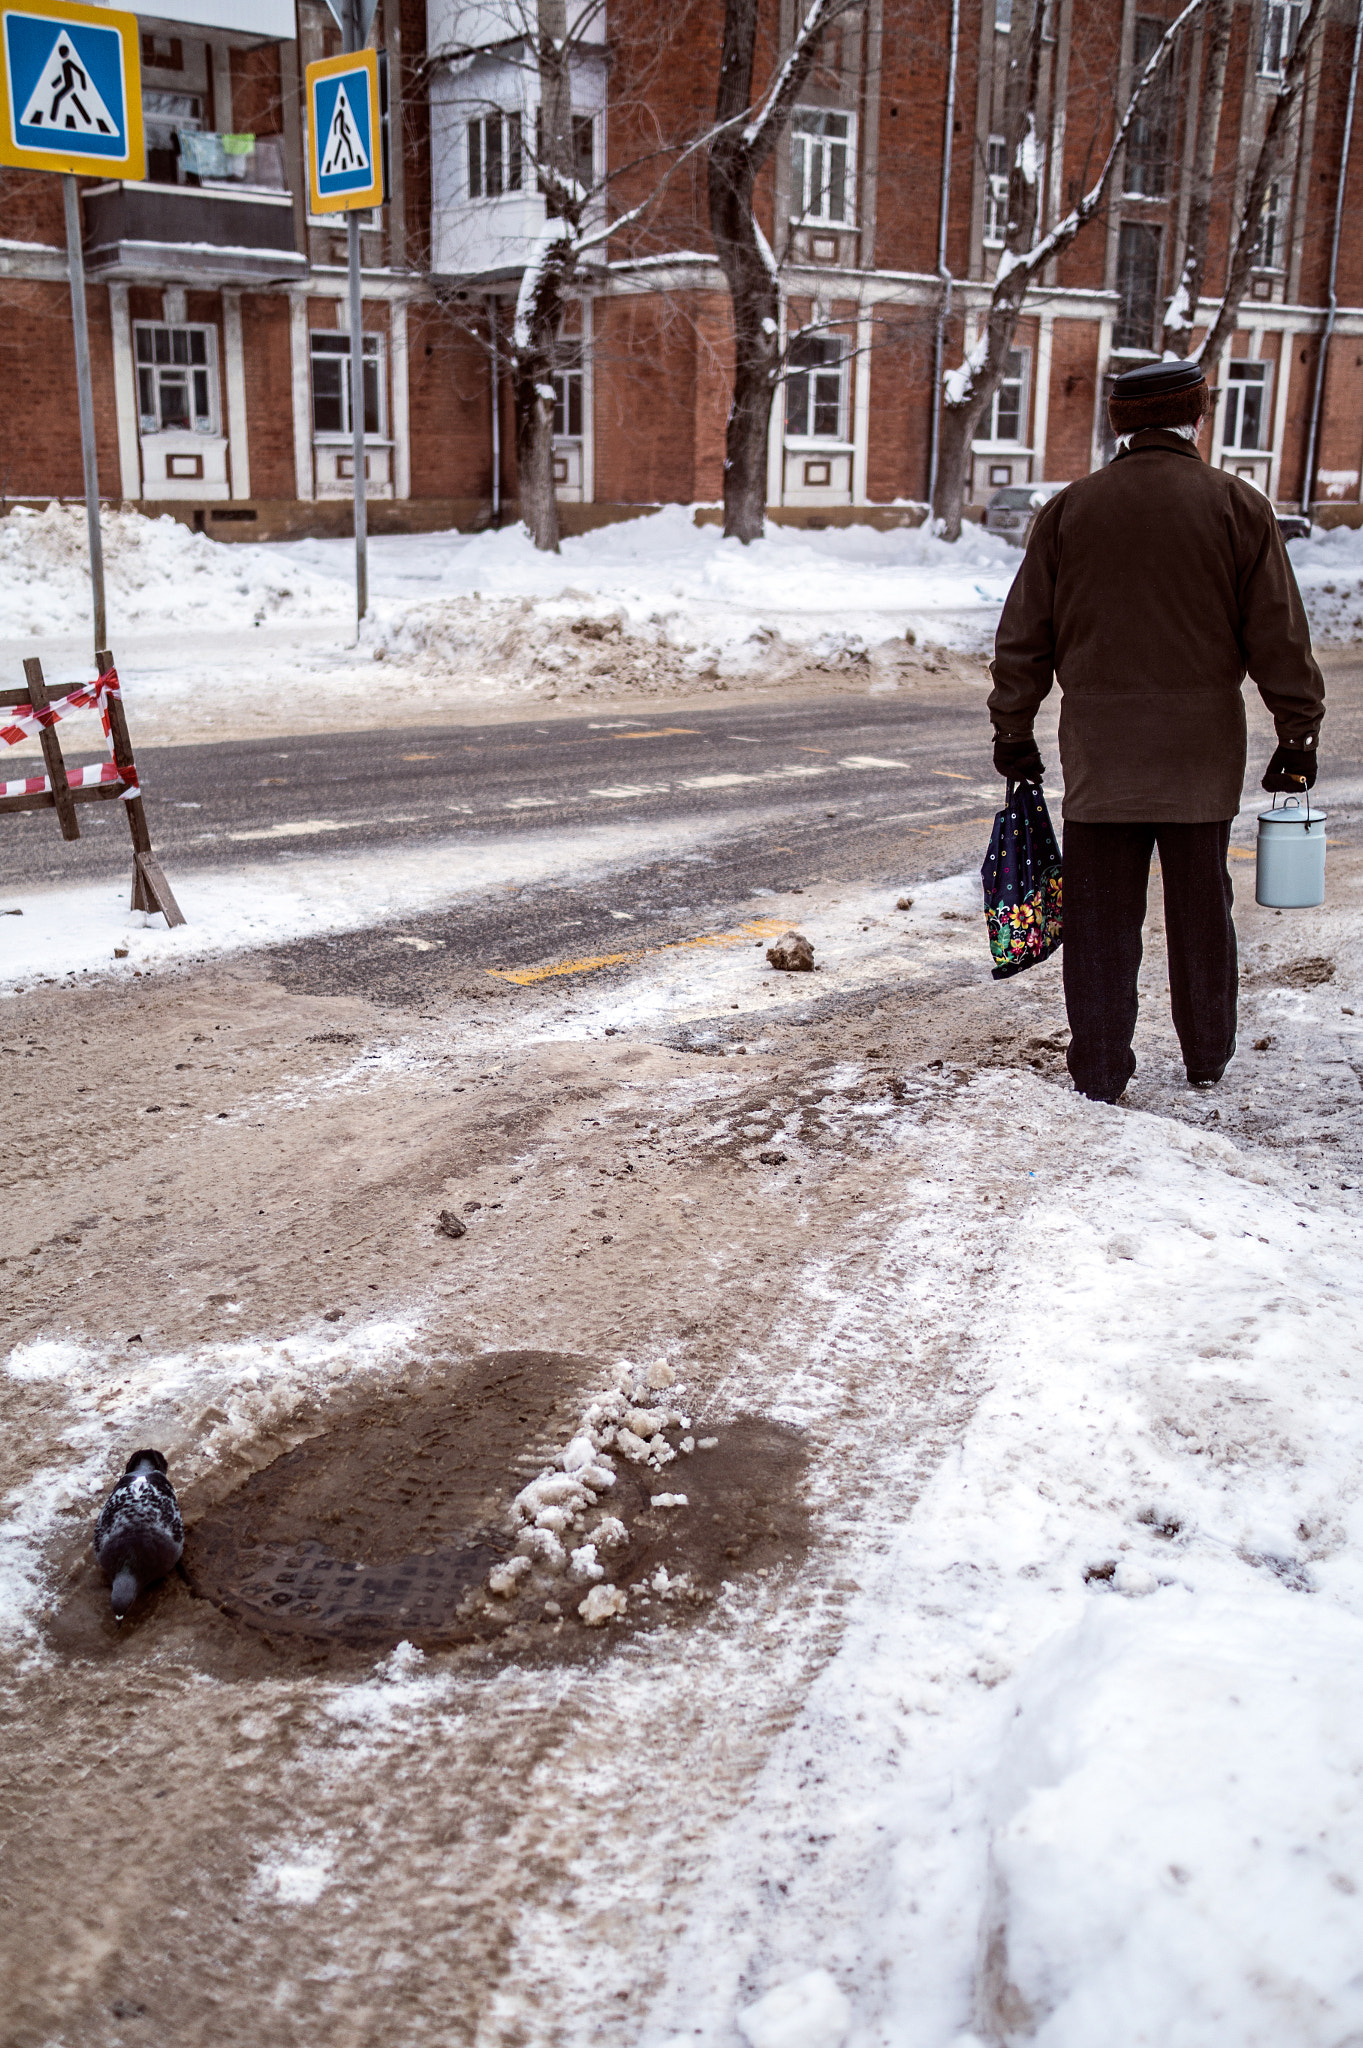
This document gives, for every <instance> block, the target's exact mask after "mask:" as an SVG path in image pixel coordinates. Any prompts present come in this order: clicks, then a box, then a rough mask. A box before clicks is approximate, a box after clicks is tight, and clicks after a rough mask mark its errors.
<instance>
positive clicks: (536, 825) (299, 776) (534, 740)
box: [0, 697, 993, 888]
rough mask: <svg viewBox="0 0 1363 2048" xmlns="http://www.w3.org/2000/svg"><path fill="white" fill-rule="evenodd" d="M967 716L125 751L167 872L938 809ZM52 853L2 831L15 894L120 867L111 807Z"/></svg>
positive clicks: (980, 719) (17, 822) (982, 737)
mask: <svg viewBox="0 0 1363 2048" xmlns="http://www.w3.org/2000/svg"><path fill="white" fill-rule="evenodd" d="M988 741H989V728H988V721H987V714H986V713H985V709H984V703H983V699H982V697H981V699H980V700H979V701H978V703H977V704H974V703H972V704H968V705H965V704H957V705H943V704H940V703H936V704H934V703H932V702H925V703H921V704H915V703H912V702H906V701H904V700H902V699H895V700H893V701H877V700H875V699H869V698H864V697H863V698H852V699H849V698H847V697H840V698H834V699H831V700H828V701H826V702H813V703H799V704H795V705H790V704H778V705H772V704H764V705H761V706H758V707H737V706H736V707H735V708H734V709H733V710H729V709H724V710H714V711H710V710H706V711H700V712H687V713H685V714H669V713H666V712H658V711H654V712H651V713H649V714H647V715H644V716H640V717H628V716H620V715H617V716H605V717H599V718H593V719H588V718H582V719H572V720H555V721H553V722H552V723H539V724H536V723H533V722H529V721H527V722H526V723H524V724H519V725H506V724H497V725H487V726H465V725H460V726H449V725H444V726H438V727H433V728H427V729H422V728H411V727H408V728H404V729H403V730H401V731H398V732H383V731H379V732H361V733H354V732H347V733H334V734H323V735H316V734H309V735H307V736H306V737H305V738H298V739H278V738H276V739H268V740H253V741H224V742H221V743H218V744H215V745H211V746H186V747H160V748H150V749H145V750H142V751H141V752H140V753H139V760H138V766H139V769H140V772H141V776H142V783H143V787H144V789H145V791H146V797H147V812H148V816H149V819H150V821H151V829H152V836H153V839H154V841H155V845H156V850H157V853H158V855H159V856H160V857H161V859H162V861H163V863H164V864H165V867H166V869H167V872H168V873H170V874H172V876H173V874H174V873H175V872H177V871H181V872H182V871H183V870H184V869H186V868H190V867H195V866H215V867H216V866H221V865H224V864H230V863H231V862H233V861H234V860H238V859H242V858H250V859H252V860H256V859H259V858H260V857H261V856H262V855H263V854H265V853H266V851H267V849H271V848H277V849H278V850H279V852H280V854H281V856H283V857H284V858H285V859H287V858H288V857H289V856H290V855H293V854H313V853H319V852H335V851H342V850H344V851H347V852H349V851H353V850H354V849H356V848H357V847H360V846H366V847H378V846H394V845H401V844H403V843H416V842H420V841H423V840H437V839H448V838H452V837H459V838H467V837H468V836H470V835H473V836H476V837H487V836H494V835H500V834H504V833H507V832H510V831H514V832H516V833H524V832H527V831H532V832H563V831H565V830H568V831H571V830H580V829H581V828H583V827H585V826H590V825H600V824H603V823H609V824H612V825H619V824H620V823H621V822H622V821H623V820H625V819H628V818H640V819H645V820H648V821H649V822H650V823H651V824H656V822H657V821H658V820H659V819H662V818H668V817H676V818H677V819H678V820H687V819H692V820H700V819H705V820H708V821H711V822H713V821H714V820H716V819H718V818H720V817H722V816H725V815H729V816H732V818H733V820H734V824H735V828H736V829H738V830H740V831H741V829H742V820H743V817H744V814H745V813H748V814H751V815H753V816H755V815H756V814H758V813H761V814H764V815H769V814H770V813H771V811H772V809H773V806H775V807H777V808H778V809H779V810H780V811H782V812H783V813H789V814H790V815H791V816H792V817H793V818H798V819H802V820H804V821H805V822H807V823H810V824H813V823H815V822H816V821H817V822H818V823H820V824H822V823H824V822H827V820H826V817H825V814H826V813H828V812H830V811H831V812H834V813H836V814H837V816H838V817H840V818H842V819H844V820H846V819H847V818H848V814H849V813H850V812H852V811H855V812H857V813H859V814H860V815H861V816H862V817H863V818H870V817H873V816H883V815H887V814H889V813H893V812H901V813H902V812H905V811H909V810H921V809H924V808H926V809H928V810H930V811H933V812H936V811H937V810H940V809H944V808H945V807H948V806H949V805H950V804H951V803H952V802H953V801H955V802H957V803H959V801H960V800H961V798H962V797H963V796H964V795H965V794H966V793H967V792H969V791H973V790H975V789H977V788H984V787H987V786H989V785H990V784H991V783H992V782H993V774H992V770H991V767H990V762H989V745H988ZM80 819H81V829H82V838H81V839H80V841H79V842H78V843H75V844H72V845H69V846H68V845H66V844H64V843H63V841H62V839H61V836H60V834H59V832H58V830H57V827H56V822H55V820H54V818H53V816H52V814H51V812H49V811H36V812H26V813H20V814H18V815H16V816H12V817H9V818H6V819H4V820H3V821H0V822H2V825H3V841H2V842H0V843H3V846H4V849H5V855H6V858H5V861H4V875H5V880H6V882H7V883H8V884H9V886H11V887H14V888H19V887H22V886H25V885H30V886H31V885H32V884H34V883H40V882H62V881H74V880H81V879H87V880H88V879H91V878H92V877H94V876H96V875H104V874H110V873H119V872H121V871H122V870H123V869H124V868H125V867H126V866H127V864H128V859H129V853H128V839H127V834H126V831H125V830H124V828H123V822H122V819H121V817H120V816H119V812H118V807H117V805H116V804H108V805H101V806H98V807H96V806H93V805H91V806H84V807H82V809H81V812H80Z"/></svg>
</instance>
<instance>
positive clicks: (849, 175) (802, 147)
mask: <svg viewBox="0 0 1363 2048" xmlns="http://www.w3.org/2000/svg"><path fill="white" fill-rule="evenodd" d="M802 121H807V122H814V121H841V122H845V123H846V127H845V130H844V132H843V134H841V135H837V134H832V135H821V134H819V133H818V132H817V130H815V129H813V128H802V127H801V125H800V124H801V122H802ZM835 151H840V152H841V153H842V157H843V171H842V194H843V211H842V212H841V213H832V212H830V210H829V208H830V202H831V200H832V196H833V175H832V173H833V156H834V152H835ZM790 174H791V197H790V217H791V219H792V220H793V221H796V222H797V223H799V224H800V225H802V226H808V227H833V228H854V227H855V226H856V224H857V182H856V181H857V117H856V115H855V114H852V113H849V112H848V111H847V109H846V108H845V107H796V109H795V111H794V113H793V114H792V115H791V121H790Z"/></svg>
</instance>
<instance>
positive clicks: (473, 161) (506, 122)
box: [469, 114, 521, 199]
mask: <svg viewBox="0 0 1363 2048" xmlns="http://www.w3.org/2000/svg"><path fill="white" fill-rule="evenodd" d="M520 189H521V117H520V115H519V114H480V115H479V116H478V118H477V120H476V121H470V122H469V198H470V199H500V198H501V196H502V194H503V193H504V192H519V191H520Z"/></svg>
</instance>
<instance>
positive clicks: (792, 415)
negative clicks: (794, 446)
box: [786, 334, 847, 441]
mask: <svg viewBox="0 0 1363 2048" xmlns="http://www.w3.org/2000/svg"><path fill="white" fill-rule="evenodd" d="M846 372H847V359H846V354H845V352H844V349H843V345H842V343H841V342H840V341H839V340H838V339H837V337H836V336H835V335H831V334H797V335H796V337H795V339H794V341H792V343H791V345H790V367H789V369H788V371H787V373H786V432H787V433H788V434H803V435H806V436H813V437H814V438H816V439H818V440H821V441H841V440H842V439H843V409H844V408H843V399H844V392H845V387H846V381H847V375H846Z"/></svg>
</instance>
